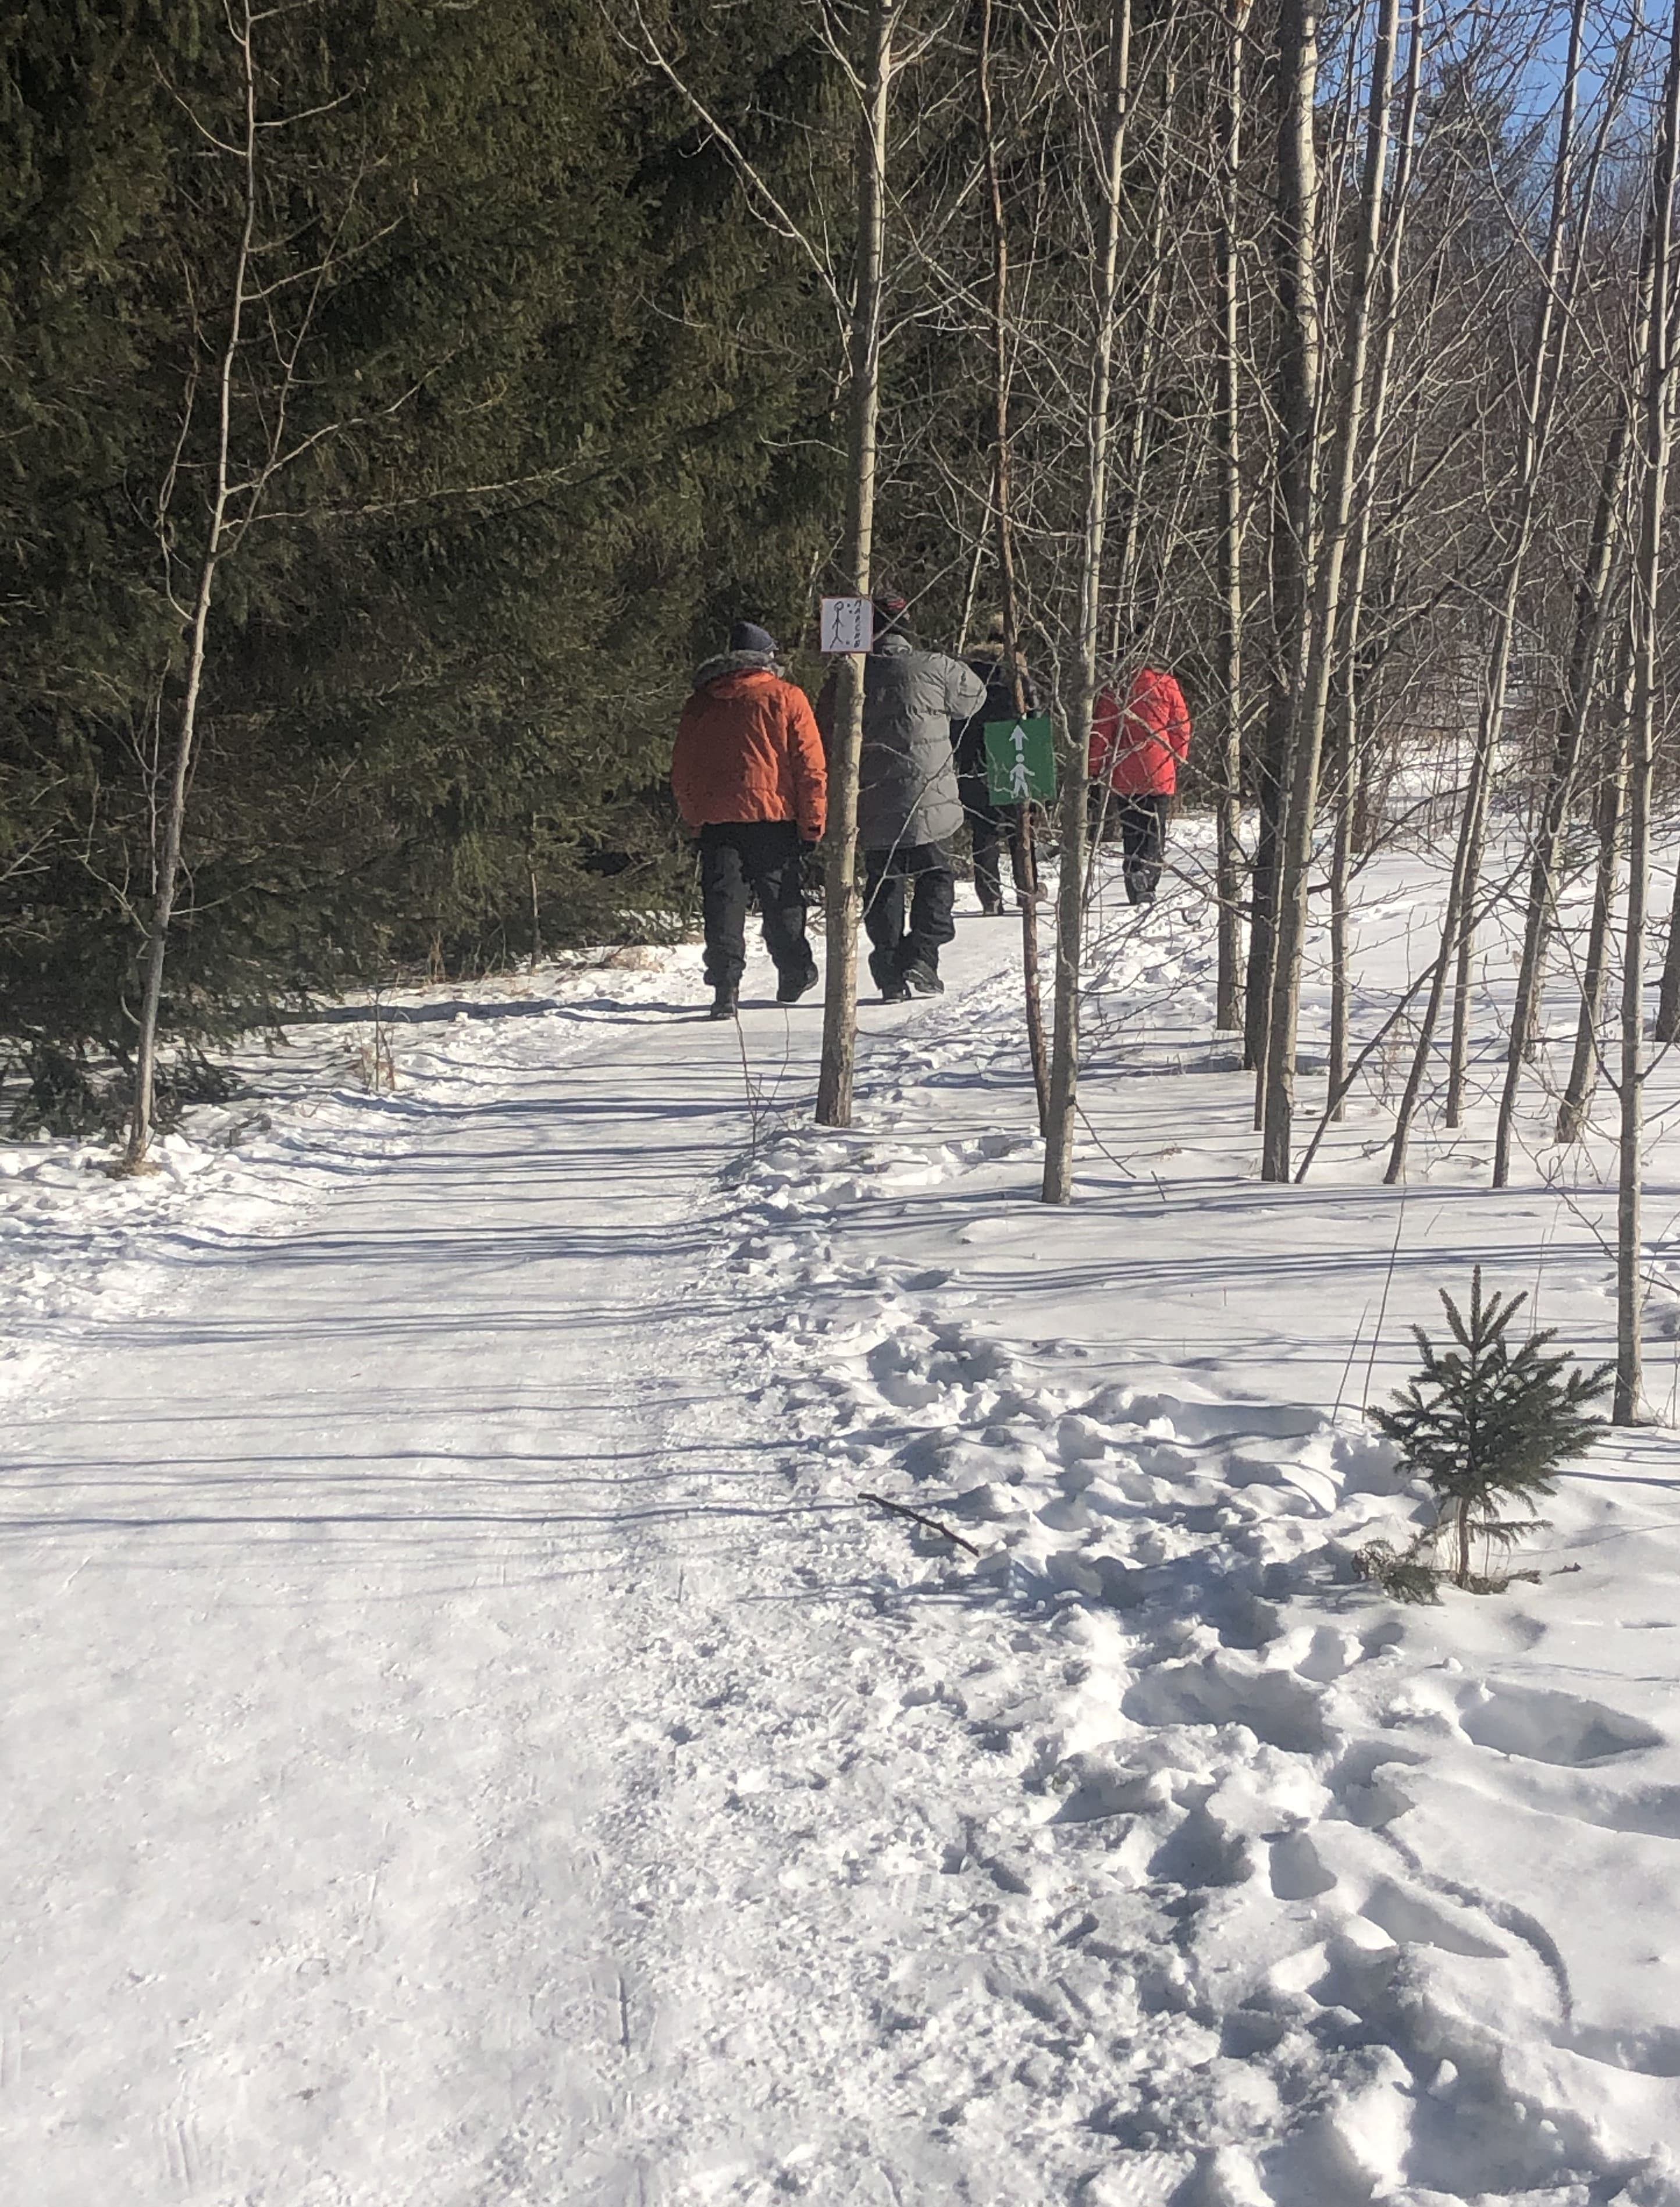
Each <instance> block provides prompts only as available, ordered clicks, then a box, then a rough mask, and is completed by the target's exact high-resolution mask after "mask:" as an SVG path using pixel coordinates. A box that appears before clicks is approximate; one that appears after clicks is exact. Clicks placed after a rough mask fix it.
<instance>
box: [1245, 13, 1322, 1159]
mask: <svg viewBox="0 0 1680 2207" xmlns="http://www.w3.org/2000/svg"><path fill="white" fill-rule="evenodd" d="M1317 97H1318V8H1317V5H1316V0H1281V4H1280V7H1279V9H1278V21H1277V99H1278V118H1277V161H1276V176H1277V182H1276V200H1277V208H1276V212H1277V271H1276V275H1277V320H1278V337H1277V367H1276V388H1275V396H1274V410H1275V413H1276V422H1277V427H1276V459H1275V483H1274V488H1273V495H1272V528H1271V547H1270V562H1271V601H1272V653H1273V660H1272V667H1271V674H1270V691H1269V694H1268V697H1267V700H1266V728H1265V739H1264V747H1263V751H1262V756H1261V758H1260V761H1259V775H1258V780H1259V800H1260V822H1259V838H1258V840H1257V842H1256V846H1255V851H1254V870H1253V918H1252V923H1251V926H1250V934H1249V972H1248V1003H1247V1056H1248V1057H1249V1059H1250V1061H1251V1062H1252V1063H1253V1067H1254V1069H1255V1082H1254V1123H1255V1125H1256V1126H1257V1127H1263V1128H1264V1127H1265V1126H1266V1125H1267V1123H1268V1121H1267V1109H1268V1103H1267V1092H1268V1089H1269V1087H1270V1080H1271V1069H1272V1067H1273V1066H1274V1065H1275V1064H1276V1053H1275V1051H1274V1050H1272V1048H1271V1038H1270V1031H1271V1017H1272V1014H1273V1011H1274V1009H1275V1008H1276V969H1277V930H1278V925H1279V921H1280V918H1281V915H1282V881H1283V874H1282V860H1283V840H1284V836H1285V834H1286V832H1287V817H1286V816H1287V812H1288V789H1289V786H1290V783H1291V781H1292V780H1293V778H1294V745H1295V738H1296V734H1297V729H1298V722H1299V704H1300V686H1301V684H1302V682H1303V680H1304V679H1305V675H1306V645H1307V623H1308V620H1309V619H1310V617H1311V607H1310V605H1309V602H1308V591H1309V577H1310V576H1311V574H1312V493H1313V476H1314V459H1315V456H1316V448H1317V437H1318V374H1319V330H1318V273H1317V267H1316V264H1315V251H1316V247H1317V231H1318V154H1317V151H1316V148H1315V145H1314V138H1313V131H1314V122H1315V113H1314V111H1315V108H1316V104H1317Z"/></svg>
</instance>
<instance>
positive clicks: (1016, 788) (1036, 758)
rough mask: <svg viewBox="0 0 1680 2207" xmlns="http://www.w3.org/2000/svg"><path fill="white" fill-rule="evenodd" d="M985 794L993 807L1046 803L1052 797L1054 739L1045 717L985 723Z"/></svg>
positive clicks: (1053, 791)
mask: <svg viewBox="0 0 1680 2207" xmlns="http://www.w3.org/2000/svg"><path fill="white" fill-rule="evenodd" d="M986 791H987V794H988V795H989V797H990V798H991V801H992V803H993V804H1049V801H1050V799H1051V798H1053V797H1054V796H1055V734H1054V733H1053V731H1052V729H1051V727H1050V722H1049V715H1047V714H1037V715H1033V716H1032V717H1031V718H1030V719H1027V720H1023V721H987V723H986Z"/></svg>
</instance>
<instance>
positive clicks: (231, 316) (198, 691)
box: [121, 5, 257, 1173]
mask: <svg viewBox="0 0 1680 2207" xmlns="http://www.w3.org/2000/svg"><path fill="white" fill-rule="evenodd" d="M229 33H230V36H231V37H232V39H233V41H234V44H235V45H236V48H237V50H238V54H239V68H240V89H241V94H242V108H243V130H242V138H241V141H240V158H241V164H242V171H243V182H244V206H243V212H242V223H241V227H240V233H239V243H238V247H237V248H236V251H235V254H234V260H233V270H232V280H231V282H230V285H229V290H228V328H227V335H226V337H225V338H224V340H223V344H222V351H221V358H220V361H219V363H218V374H217V416H216V470H215V480H214V487H213V489H212V493H211V499H210V511H209V514H208V516H207V517H206V524H205V535H204V544H203V548H202V551H201V553H200V561H199V574H198V588H197V589H196V591H195V593H194V600H193V611H192V619H191V622H190V624H189V626H188V635H187V673H186V683H185V686H184V688H183V690H182V698H181V712H180V717H179V720H178V721H177V722H176V739H175V762H174V767H173V769H172V771H171V773H170V790H169V802H168V804H167V806H166V808H165V810H164V840H163V849H162V851H161V852H159V854H158V862H157V874H156V886H155V888H154V892H153V894H152V912H151V916H150V919H149V922H148V924H147V929H146V951H145V963H144V972H145V981H144V985H143V988H142V990H141V996H140V1036H139V1040H138V1043H137V1044H136V1046H135V1094H134V1103H133V1105H132V1107H131V1109H130V1113H129V1136H128V1141H127V1144H126V1145H125V1147H124V1151H123V1163H122V1166H121V1169H122V1170H123V1172H126V1173H139V1172H144V1171H146V1169H148V1168H147V1162H146V1152H147V1151H148V1150H149V1149H150V1147H151V1145H152V1115H153V1110H154V1108H155V1102H156V1095H157V1080H158V1014H159V1012H160V1011H161V1009H162V1006H163V997H164V966H165V964H166V962H167V960H168V956H169V936H170V923H171V921H172V920H173V918H174V917H175V900H176V889H177V888H178V887H179V885H180V880H181V846H182V839H183V837H184V835H185V833H186V825H187V793H188V789H189V787H191V783H192V772H193V756H194V750H195V749H196V746H197V742H198V714H199V700H200V697H201V695H202V693H203V687H204V661H205V651H206V646H207V644H208V642H209V636H210V613H211V607H212V602H213V601H214V597H215V592H216V578H217V574H218V569H219V567H220V565H221V561H222V556H223V553H224V550H225V548H226V544H227V536H228V507H229V501H230V499H231V497H232V494H233V487H232V480H231V473H230V467H231V456H232V446H233V380H234V372H235V368H236V365H237V362H238V358H239V350H240V346H241V344H242V343H243V340H244V324H245V309H246V308H247V306H248V304H249V301H250V288H249V287H250V275H251V248H252V242H253V238H254V233H255V230H256V219H257V76H256V60H255V56H254V51H253V49H252V23H251V11H250V9H249V7H248V5H247V6H246V7H245V8H244V9H243V10H242V12H241V13H240V14H239V15H237V16H235V15H232V14H231V12H230V15H229Z"/></svg>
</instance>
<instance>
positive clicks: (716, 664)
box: [694, 651, 781, 690]
mask: <svg viewBox="0 0 1680 2207" xmlns="http://www.w3.org/2000/svg"><path fill="white" fill-rule="evenodd" d="M780 672H781V667H780V664H779V662H778V661H777V659H776V655H775V654H774V652H773V651H720V652H719V654H718V655H717V657H716V658H715V659H708V660H707V661H705V662H704V663H703V665H702V666H701V667H698V668H697V669H696V671H695V677H694V686H695V688H696V689H697V690H703V689H704V688H705V687H706V685H707V684H708V682H715V681H717V680H718V679H719V677H720V676H721V675H725V674H780Z"/></svg>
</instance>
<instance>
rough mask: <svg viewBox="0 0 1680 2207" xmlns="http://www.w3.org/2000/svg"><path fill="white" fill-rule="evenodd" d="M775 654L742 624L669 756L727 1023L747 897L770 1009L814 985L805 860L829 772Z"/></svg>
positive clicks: (807, 713) (821, 817)
mask: <svg viewBox="0 0 1680 2207" xmlns="http://www.w3.org/2000/svg"><path fill="white" fill-rule="evenodd" d="M776 653H777V647H776V641H775V638H774V637H773V636H772V635H771V634H770V633H769V631H768V629H762V628H760V627H759V626H758V625H757V624H756V622H754V621H737V622H736V624H735V625H734V627H733V628H732V630H731V631H730V632H729V649H728V650H727V651H726V652H724V653H722V654H721V655H720V656H719V657H718V658H716V659H708V661H706V663H705V665H704V666H703V667H701V669H700V671H699V673H697V675H696V676H695V678H694V693H693V695H692V696H691V697H690V699H689V701H688V703H686V704H685V706H684V708H683V715H682V719H681V721H679V724H678V728H677V745H676V749H675V751H673V754H672V758H671V787H672V789H673V792H674V794H675V796H676V799H677V809H678V810H679V812H680V813H681V814H682V816H683V820H684V822H685V825H686V826H687V827H689V828H692V829H693V830H694V831H695V832H696V833H697V834H698V835H699V838H700V904H701V912H702V916H703V918H704V921H705V928H706V978H707V980H708V982H709V983H710V984H711V988H712V991H713V1001H712V1010H711V1016H712V1018H713V1019H714V1020H727V1019H732V1018H733V1017H734V1016H735V1013H736V1011H737V1009H738V1007H739V1003H740V994H741V976H742V974H743V973H744V972H745V971H746V962H747V959H746V920H747V900H748V897H749V895H750V894H756V896H757V899H758V908H759V910H760V911H761V912H762V914H763V916H764V942H765V947H766V948H768V951H769V953H770V955H771V957H772V958H774V960H775V964H776V972H777V974H778V976H779V977H780V978H779V981H778V985H777V988H776V1002H778V1003H779V1004H792V1003H795V1002H798V999H799V998H800V997H801V996H804V994H805V992H806V990H809V989H812V988H815V986H816V959H815V958H813V957H812V955H811V951H810V942H809V941H808V940H807V939H806V935H805V893H804V862H805V853H806V852H807V851H808V850H809V849H810V848H811V847H812V846H814V845H816V844H817V843H820V842H821V841H822V831H823V828H824V827H825V825H826V823H827V818H828V764H827V762H826V761H825V759H824V757H823V756H822V738H821V737H820V736H819V735H818V734H817V732H816V716H815V715H813V713H812V711H811V709H810V699H809V698H808V697H806V695H805V693H804V691H803V690H801V689H800V688H798V685H796V684H794V683H792V682H789V681H786V680H785V679H783V676H782V673H781V670H780V667H779V666H778V665H777V663H776Z"/></svg>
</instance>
